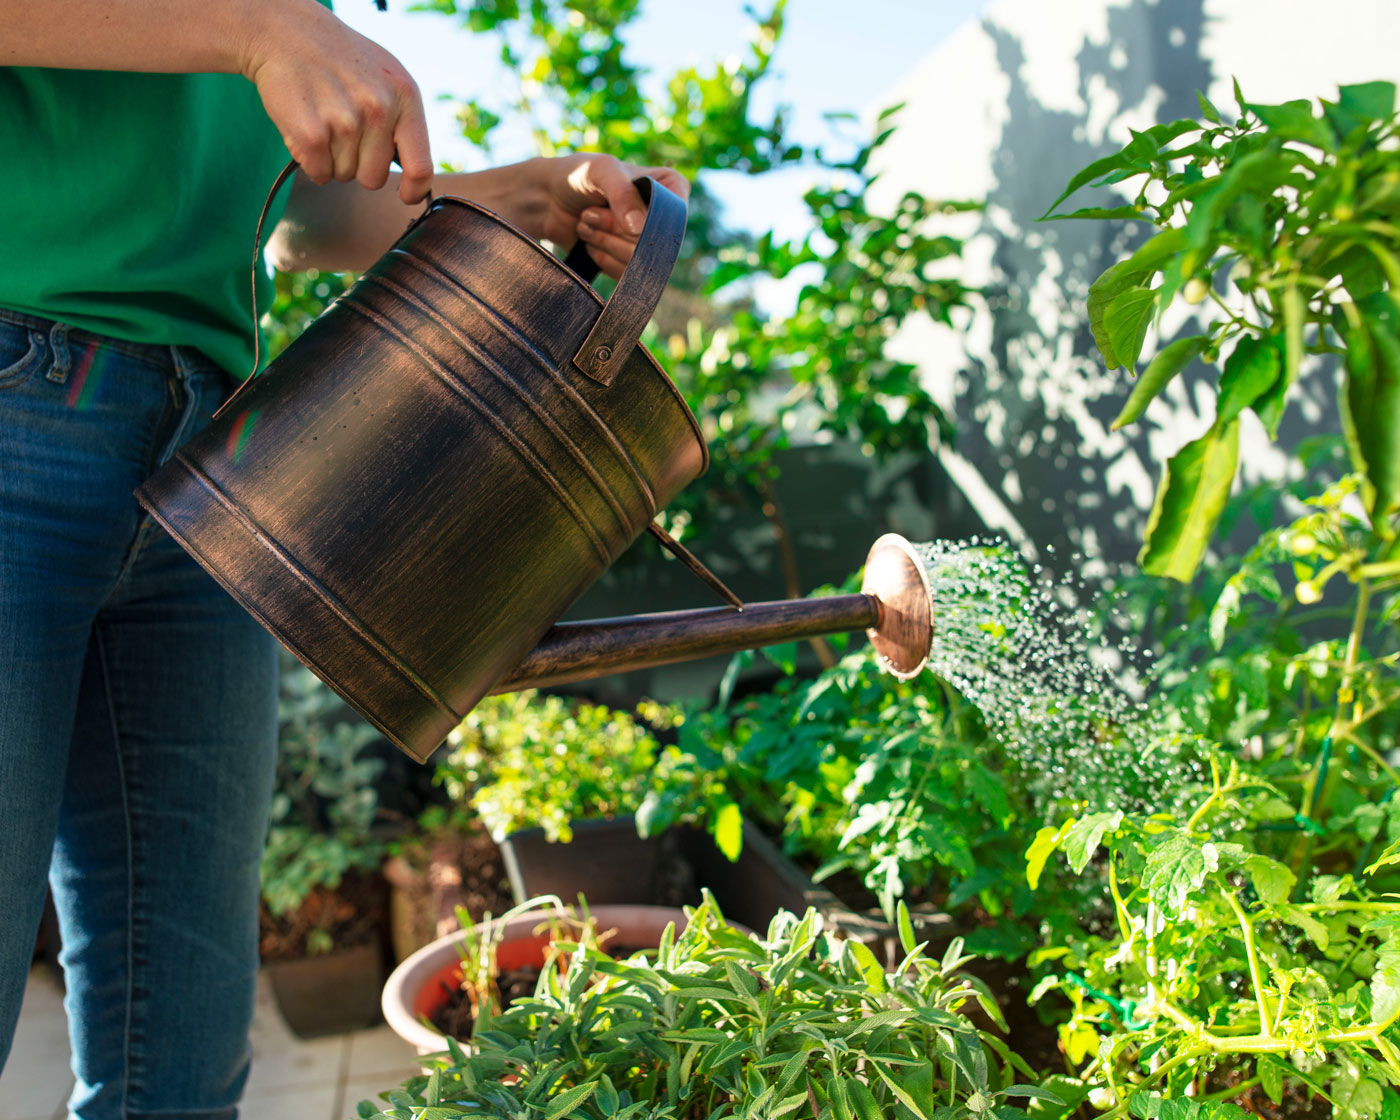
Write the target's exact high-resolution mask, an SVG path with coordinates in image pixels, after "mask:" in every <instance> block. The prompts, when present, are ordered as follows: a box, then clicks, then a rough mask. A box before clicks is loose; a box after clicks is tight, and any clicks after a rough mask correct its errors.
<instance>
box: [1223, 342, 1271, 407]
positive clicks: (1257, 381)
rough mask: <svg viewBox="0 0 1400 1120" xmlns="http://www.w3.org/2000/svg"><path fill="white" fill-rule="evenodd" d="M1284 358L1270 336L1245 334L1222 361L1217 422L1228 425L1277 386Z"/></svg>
mask: <svg viewBox="0 0 1400 1120" xmlns="http://www.w3.org/2000/svg"><path fill="white" fill-rule="evenodd" d="M1282 366H1283V359H1282V356H1281V355H1280V353H1279V350H1278V341H1277V340H1276V339H1275V338H1274V337H1273V336H1269V337H1267V338H1259V337H1257V336H1255V335H1245V336H1244V337H1243V338H1241V339H1240V340H1239V342H1237V343H1236V344H1235V348H1234V350H1232V351H1231V352H1230V356H1229V357H1228V358H1226V359H1225V371H1224V372H1223V373H1222V374H1221V375H1220V397H1219V400H1218V401H1217V402H1216V406H1215V408H1216V418H1217V420H1216V422H1217V423H1220V424H1228V423H1229V422H1230V421H1231V420H1233V419H1234V418H1235V417H1236V416H1238V415H1239V414H1240V413H1241V412H1243V411H1244V410H1245V409H1246V408H1249V407H1250V406H1251V405H1253V404H1254V402H1255V401H1257V400H1259V398H1261V397H1263V396H1264V395H1265V394H1266V393H1268V392H1269V390H1271V389H1273V388H1274V386H1275V385H1277V384H1278V379H1279V371H1280V370H1281V368H1282Z"/></svg>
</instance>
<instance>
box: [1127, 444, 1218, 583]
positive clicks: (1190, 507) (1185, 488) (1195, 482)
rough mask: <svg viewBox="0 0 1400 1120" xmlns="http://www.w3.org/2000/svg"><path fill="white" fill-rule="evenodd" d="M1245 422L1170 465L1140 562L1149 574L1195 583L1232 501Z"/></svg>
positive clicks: (1183, 453)
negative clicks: (1229, 501)
mask: <svg viewBox="0 0 1400 1120" xmlns="http://www.w3.org/2000/svg"><path fill="white" fill-rule="evenodd" d="M1239 451H1240V433H1239V421H1238V420H1235V421H1231V422H1230V423H1229V424H1227V425H1226V426H1225V428H1224V430H1223V431H1222V430H1221V428H1220V427H1219V426H1218V425H1217V426H1214V427H1212V428H1211V429H1210V431H1208V432H1207V433H1206V434H1205V435H1203V436H1202V437H1201V438H1200V439H1198V440H1194V441H1193V442H1191V443H1188V444H1187V445H1186V446H1185V447H1183V448H1182V449H1181V450H1180V451H1178V452H1177V453H1176V454H1175V455H1173V456H1172V458H1171V459H1170V460H1169V461H1168V463H1167V467H1166V470H1165V472H1164V473H1163V475H1162V481H1161V484H1160V485H1159V486H1158V488H1157V499H1156V501H1155V502H1154V504H1153V506H1152V514H1151V516H1150V517H1149V518H1148V521H1147V533H1146V537H1145V540H1144V541H1143V546H1142V551H1141V553H1139V554H1138V563H1139V564H1141V565H1142V569H1143V571H1144V572H1146V573H1147V574H1148V575H1154V576H1167V577H1169V578H1171V579H1176V580H1181V581H1182V582H1183V583H1186V582H1190V580H1191V578H1192V577H1193V576H1194V575H1195V574H1196V569H1197V568H1198V567H1199V566H1200V563H1201V559H1202V558H1203V557H1204V556H1205V552H1206V547H1207V545H1209V543H1210V538H1211V535H1212V534H1213V533H1214V532H1215V526H1216V523H1217V522H1218V521H1219V520H1220V514H1221V511H1222V510H1224V508H1225V503H1226V502H1227V501H1228V500H1229V497H1230V486H1231V483H1233V481H1234V478H1235V467H1236V465H1237V463H1238V460H1239Z"/></svg>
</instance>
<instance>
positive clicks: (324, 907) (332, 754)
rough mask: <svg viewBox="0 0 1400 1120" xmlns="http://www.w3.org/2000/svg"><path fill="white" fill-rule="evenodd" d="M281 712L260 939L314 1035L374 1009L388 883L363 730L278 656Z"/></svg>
mask: <svg viewBox="0 0 1400 1120" xmlns="http://www.w3.org/2000/svg"><path fill="white" fill-rule="evenodd" d="M280 715H281V753H280V755H279V759H278V776H277V788H276V791H275V792H274V795H273V804H272V824H271V827H270V828H269V831H268V839H267V844H266V846H265V848H264V851H263V858H262V867H261V878H262V907H261V923H260V924H261V929H260V933H259V943H260V950H261V954H262V958H263V962H264V967H265V969H266V971H267V974H268V978H269V981H270V983H271V987H272V992H273V995H274V998H275V999H276V1000H277V1004H278V1008H279V1009H280V1010H281V1012H282V1016H283V1018H284V1019H286V1021H287V1025H288V1026H289V1027H290V1028H291V1029H292V1031H293V1033H295V1034H297V1035H299V1036H302V1037H314V1036H316V1035H321V1034H331V1033H338V1032H341V1031H346V1030H352V1029H355V1028H358V1027H365V1026H369V1025H371V1024H373V1023H374V1022H376V1021H377V1020H378V1017H379V1006H378V994H379V990H380V988H381V987H382V985H383V982H384V955H385V954H384V937H383V930H384V927H385V925H386V920H387V903H388V893H387V890H386V888H385V885H384V882H383V879H382V878H381V876H380V874H379V867H380V864H381V862H382V860H383V853H384V843H385V842H384V838H383V837H382V836H381V835H380V833H379V832H378V831H377V830H376V825H377V817H378V795H377V792H376V789H375V786H374V781H375V779H376V778H377V777H378V775H379V771H380V768H381V767H382V762H380V760H378V759H375V758H372V757H369V756H368V753H367V748H368V747H369V745H370V743H371V742H372V741H373V740H374V739H375V737H376V736H375V733H374V731H373V729H371V728H369V727H368V726H367V725H365V724H364V723H362V722H361V721H359V720H357V719H354V718H353V717H352V716H351V715H350V714H349V713H348V712H347V711H346V709H345V708H344V705H342V704H341V703H340V701H339V700H337V699H336V698H335V697H334V695H333V694H332V693H331V692H330V690H329V689H327V688H326V687H325V686H324V685H322V684H321V683H320V681H319V680H317V679H316V678H315V677H314V676H313V675H312V674H311V672H310V671H309V670H307V669H304V668H302V667H301V666H299V665H296V666H294V665H292V664H291V663H290V659H289V658H288V659H287V663H285V664H284V666H283V672H282V693H281V704H280Z"/></svg>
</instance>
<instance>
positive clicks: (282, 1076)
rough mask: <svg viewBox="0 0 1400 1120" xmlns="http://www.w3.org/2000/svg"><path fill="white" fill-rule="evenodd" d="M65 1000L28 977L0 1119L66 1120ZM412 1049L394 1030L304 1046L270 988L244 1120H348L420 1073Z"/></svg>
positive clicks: (263, 992)
mask: <svg viewBox="0 0 1400 1120" xmlns="http://www.w3.org/2000/svg"><path fill="white" fill-rule="evenodd" d="M62 999H63V997H62V993H61V991H60V989H59V986H58V984H57V982H56V981H55V980H54V979H53V977H52V975H51V974H50V973H49V972H47V971H46V970H44V969H40V968H36V969H35V970H34V971H33V972H31V973H30V974H29V986H28V988H27V989H26V990H25V993H24V1008H23V1010H22V1011H21V1012H20V1019H19V1029H18V1030H17V1031H16V1033H15V1041H14V1047H13V1049H12V1050H11V1052H10V1057H9V1060H8V1061H7V1062H6V1064H5V1069H4V1071H3V1072H0V1120H64V1117H66V1116H67V1109H66V1108H65V1106H64V1102H65V1101H66V1100H67V1098H68V1091H69V1090H70V1089H71V1088H72V1085H73V1076H72V1074H71V1073H69V1071H68V1033H67V1027H66V1025H65V1021H64V1015H63V1003H62ZM418 1068H419V1067H418V1064H417V1062H416V1060H415V1054H414V1051H413V1050H412V1048H410V1047H409V1046H408V1045H406V1044H405V1043H404V1042H403V1041H402V1040H401V1039H399V1038H398V1037H397V1036H396V1035H395V1034H394V1033H393V1032H392V1031H391V1030H389V1028H388V1027H383V1026H380V1027H375V1028H373V1029H371V1030H365V1031H356V1032H355V1033H353V1034H344V1035H335V1036H332V1037H328V1038H317V1039H310V1040H303V1039H299V1038H297V1037H296V1036H295V1035H293V1034H292V1033H291V1032H290V1031H289V1030H288V1029H287V1026H286V1024H285V1023H283V1021H282V1016H281V1015H280V1014H279V1013H278V1011H277V1005H276V1003H274V1002H273V999H272V994H271V992H270V991H269V989H268V988H267V985H266V984H265V983H260V984H259V986H258V1004H257V1010H256V1012H255V1013H254V1017H253V1072H252V1075H251V1077H250V1078H249V1081H248V1088H247V1092H246V1093H245V1094H244V1097H243V1106H242V1108H241V1109H240V1110H239V1115H240V1117H241V1118H242V1120H349V1118H350V1117H353V1116H354V1115H355V1106H356V1104H358V1103H359V1102H360V1101H361V1100H364V1099H366V1098H370V1099H377V1097H378V1094H379V1093H381V1092H384V1091H385V1090H387V1089H393V1088H396V1087H397V1086H398V1085H399V1083H400V1082H401V1081H403V1080H404V1079H405V1078H407V1077H409V1076H411V1075H412V1074H414V1073H416V1072H418Z"/></svg>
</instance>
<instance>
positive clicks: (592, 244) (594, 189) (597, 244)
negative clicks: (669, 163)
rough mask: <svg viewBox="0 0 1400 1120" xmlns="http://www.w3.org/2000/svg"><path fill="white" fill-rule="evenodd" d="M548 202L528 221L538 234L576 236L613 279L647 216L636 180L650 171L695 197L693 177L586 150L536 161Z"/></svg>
mask: <svg viewBox="0 0 1400 1120" xmlns="http://www.w3.org/2000/svg"><path fill="white" fill-rule="evenodd" d="M532 163H533V166H532V167H531V171H532V172H533V174H534V175H535V176H536V177H537V183H538V185H539V187H540V188H541V189H542V198H543V206H542V209H541V211H540V213H539V214H538V215H532V218H533V219H534V220H532V221H530V222H529V223H528V224H527V225H526V229H527V230H528V232H530V233H531V234H533V235H534V236H535V237H543V238H548V239H549V240H550V241H552V242H554V243H555V244H556V245H559V246H560V247H563V248H567V247H568V246H571V245H572V244H573V243H574V242H575V241H583V242H584V243H585V244H586V245H587V246H588V254H589V256H591V257H592V258H593V260H594V262H595V263H596V264H597V265H598V267H599V268H600V269H601V270H602V271H603V272H606V273H607V274H608V275H609V276H611V277H612V278H613V279H617V278H618V277H619V276H621V275H622V270H623V269H624V268H625V267H626V266H627V262H628V261H629V260H631V259H632V250H633V249H634V248H636V245H637V236H638V234H640V233H641V232H642V224H643V222H645V221H646V205H645V204H644V203H643V202H642V196H641V195H640V194H638V193H637V188H636V187H634V186H633V185H632V180H633V179H637V178H640V177H641V176H643V175H650V176H651V177H652V178H653V179H655V180H656V181H657V182H658V183H660V184H661V185H662V186H664V187H667V188H668V189H670V190H671V191H673V192H675V193H676V194H678V195H680V197H681V198H683V199H685V198H689V197H690V183H689V181H688V180H687V179H686V178H685V176H684V175H682V174H681V173H680V172H679V171H676V170H675V169H674V168H671V167H637V166H635V165H633V164H630V163H623V162H622V161H621V160H619V159H615V158H614V157H612V156H605V155H599V154H597V153H592V152H582V153H579V154H577V155H569V156H558V157H555V158H553V159H540V160H538V161H532Z"/></svg>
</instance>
